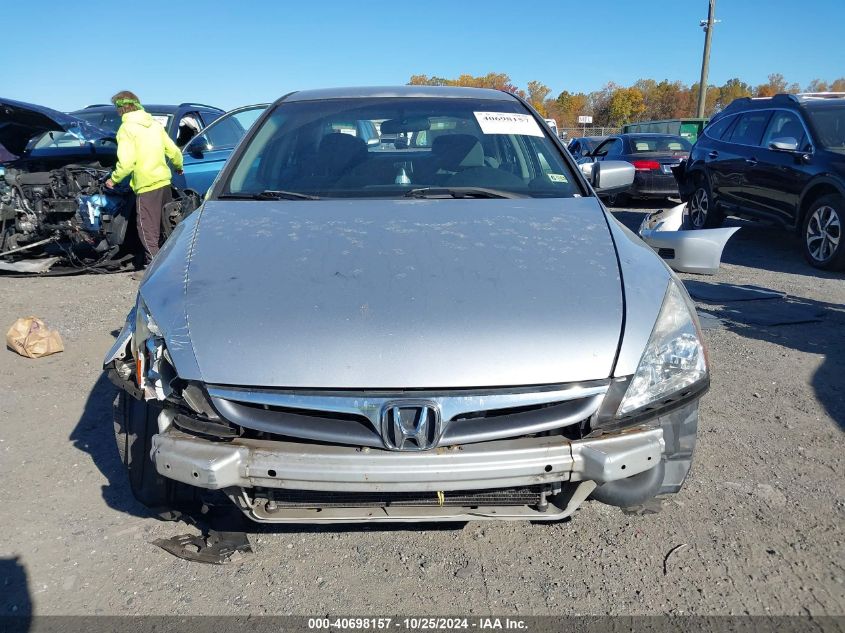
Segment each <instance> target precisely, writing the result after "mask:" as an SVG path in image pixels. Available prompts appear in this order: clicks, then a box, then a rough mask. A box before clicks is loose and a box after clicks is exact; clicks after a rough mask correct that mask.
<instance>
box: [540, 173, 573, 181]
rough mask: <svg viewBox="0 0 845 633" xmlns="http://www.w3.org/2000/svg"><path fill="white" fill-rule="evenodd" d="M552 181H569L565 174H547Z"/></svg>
mask: <svg viewBox="0 0 845 633" xmlns="http://www.w3.org/2000/svg"><path fill="white" fill-rule="evenodd" d="M546 175H547V176H548V177H549V180H551V181H552V182H569V181H568V180H567V179H566V176H564V175H563V174H546Z"/></svg>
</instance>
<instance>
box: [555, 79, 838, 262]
mask: <svg viewBox="0 0 845 633" xmlns="http://www.w3.org/2000/svg"><path fill="white" fill-rule="evenodd" d="M702 121H703V120H702ZM652 123H655V124H657V123H659V124H663V123H666V122H659V121H658V122H652ZM651 127H657V126H656V125H655V126H651ZM626 129H649V125H647V124H645V123H642V124H636V125H633V124H632V125H630V126H626ZM568 149H569V152H570V153H571V154H572V156H573V157H574V158H575V159H576V160H578V162H581V163H583V162H600V161H603V160H608V159H612V160H625V161H628V162H630V163H631V164H633V165H634V167H635V169H636V178H635V179H634V183H633V184H632V186H631V188H630V189H629V190H628V191H625V192H623V193H620V194H615V195H610V196H608V197H607V201H608V203H609V204H610V205H611V206H614V205H624V204H627V203H628V202H629V201H630V199H631V198H639V199H643V198H664V197H676V196H680V197H681V199H682V200H683V201H684V202H687V203H688V218H687V224H688V225H689V227H690V228H692V229H709V228H715V227H718V226H721V224H722V222H723V221H724V219H725V217H727V216H735V217H739V218H749V219H757V220H764V221H768V222H773V223H776V224H779V225H781V226H784V227H786V228H788V229H790V230H794V231H796V232H798V233H799V234H800V236H801V243H802V249H803V253H804V257H805V258H806V259H807V261H808V262H809V263H810V264H812V265H813V266H815V267H817V268H823V269H828V270H842V269H845V239H843V236H842V227H843V225H845V93H804V94H780V95H775V96H774V97H763V98H749V97H745V98H741V99H737V100H735V101H734V102H733V103H731V104H730V105H729V106H728V107H727V108H725V109H724V110H723V111H721V112H719V113H718V114H716V115H714V116H713V118H712V119H711V120H710V122H709V124H708V125H707V126H706V127H705V128H704V129H703V130H702V132H701V133H700V134H699V135H698V138H697V140H696V142H695V144H694V145H692V146H691V145H690V143H689V141H687V140H686V139H685V138H682V137H681V136H677V135H671V134H655V133H633V132H631V133H623V134H617V135H613V136H609V137H606V138H597V137H584V138H575V139H572V140H571V141H570V143H569V145H568Z"/></svg>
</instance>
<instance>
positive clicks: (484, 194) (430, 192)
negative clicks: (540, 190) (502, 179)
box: [405, 187, 523, 198]
mask: <svg viewBox="0 0 845 633" xmlns="http://www.w3.org/2000/svg"><path fill="white" fill-rule="evenodd" d="M405 197H406V198H522V197H523V196H520V195H519V194H516V193H512V192H510V191H502V190H501V189H488V188H486V187H420V188H419V189H411V190H410V191H408V192H406V193H405Z"/></svg>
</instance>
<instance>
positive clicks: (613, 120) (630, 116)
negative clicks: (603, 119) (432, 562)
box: [607, 88, 645, 125]
mask: <svg viewBox="0 0 845 633" xmlns="http://www.w3.org/2000/svg"><path fill="white" fill-rule="evenodd" d="M643 112H645V101H644V100H643V93H642V92H640V91H639V89H637V88H619V89H618V90H615V91H613V94H611V96H610V100H609V101H608V104H607V120H608V123H610V125H622V124H623V123H627V122H628V121H636V120H638V119H639V117H640V115H641V114H642V113H643Z"/></svg>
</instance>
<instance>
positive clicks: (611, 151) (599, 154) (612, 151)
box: [591, 136, 623, 160]
mask: <svg viewBox="0 0 845 633" xmlns="http://www.w3.org/2000/svg"><path fill="white" fill-rule="evenodd" d="M622 152H623V144H622V139H621V138H618V137H615V136H611V137H609V138H607V139H606V140H604V141H602V143H601V144H600V145H599V146H598V147H596V149H595V151H594V152H592V153H591V156H593V157H594V158H595V159H596V160H616V159H618V158H619V157H620V156H621V155H622Z"/></svg>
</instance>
